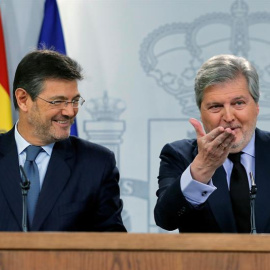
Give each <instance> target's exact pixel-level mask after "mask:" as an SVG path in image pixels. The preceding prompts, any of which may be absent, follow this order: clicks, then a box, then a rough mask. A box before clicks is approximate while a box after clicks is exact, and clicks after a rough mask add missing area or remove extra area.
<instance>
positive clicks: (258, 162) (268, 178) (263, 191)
mask: <svg viewBox="0 0 270 270" xmlns="http://www.w3.org/2000/svg"><path fill="white" fill-rule="evenodd" d="M269 152H270V137H269V133H267V134H266V133H265V132H263V131H261V130H259V129H256V137H255V183H256V185H257V195H256V199H255V218H256V228H257V232H270V228H269V227H270V223H269V221H270V211H269V205H270V156H269Z"/></svg>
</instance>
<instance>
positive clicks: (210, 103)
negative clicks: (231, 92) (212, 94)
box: [205, 96, 247, 106]
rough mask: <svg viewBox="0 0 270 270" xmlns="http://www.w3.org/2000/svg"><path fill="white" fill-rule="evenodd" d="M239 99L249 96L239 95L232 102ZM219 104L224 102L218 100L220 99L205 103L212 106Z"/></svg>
mask: <svg viewBox="0 0 270 270" xmlns="http://www.w3.org/2000/svg"><path fill="white" fill-rule="evenodd" d="M239 99H244V100H246V99H247V97H245V96H238V97H235V98H233V99H232V100H231V101H230V102H235V101H237V100H239ZM217 104H223V103H222V102H218V101H213V102H209V103H206V104H205V105H206V106H211V105H217Z"/></svg>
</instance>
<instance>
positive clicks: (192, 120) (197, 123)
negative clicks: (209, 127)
mask: <svg viewBox="0 0 270 270" xmlns="http://www.w3.org/2000/svg"><path fill="white" fill-rule="evenodd" d="M189 122H190V124H191V125H192V126H193V127H194V129H195V131H196V135H197V138H200V137H203V136H204V135H205V132H204V130H203V127H202V125H201V123H200V121H198V120H197V119H195V118H190V119H189Z"/></svg>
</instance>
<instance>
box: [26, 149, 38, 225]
mask: <svg viewBox="0 0 270 270" xmlns="http://www.w3.org/2000/svg"><path fill="white" fill-rule="evenodd" d="M41 150H42V148H41V147H40V146H34V145H29V146H28V147H27V148H26V160H25V163H24V170H25V173H26V176H27V178H28V179H29V181H30V183H31V184H30V189H29V191H28V195H27V211H28V221H29V224H30V225H31V224H32V221H33V217H34V214H35V209H36V204H37V200H38V196H39V192H40V182H39V172H38V167H37V164H36V162H35V159H36V157H37V156H38V154H39V153H40V151H41Z"/></svg>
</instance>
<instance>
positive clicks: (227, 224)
mask: <svg viewBox="0 0 270 270" xmlns="http://www.w3.org/2000/svg"><path fill="white" fill-rule="evenodd" d="M212 179H213V184H214V185H215V186H216V187H217V189H216V190H215V191H214V192H213V194H211V195H210V196H209V199H208V203H209V205H210V208H211V210H212V212H213V214H214V216H215V218H216V221H217V223H218V224H219V226H220V228H221V231H222V232H236V225H235V221H234V216H233V212H232V206H231V199H230V194H229V189H228V184H227V180H226V172H225V170H224V168H223V166H220V167H219V168H218V169H217V170H216V172H215V174H214V176H213V178H212Z"/></svg>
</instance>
